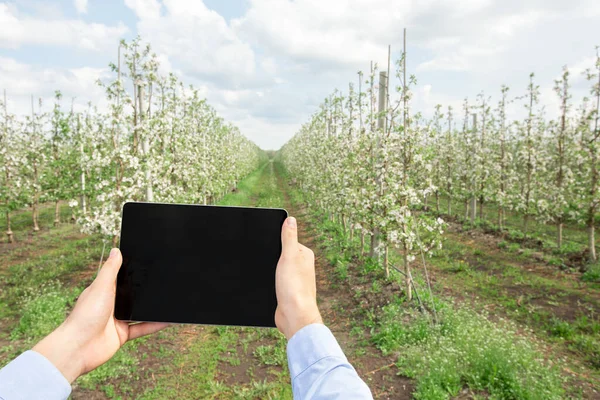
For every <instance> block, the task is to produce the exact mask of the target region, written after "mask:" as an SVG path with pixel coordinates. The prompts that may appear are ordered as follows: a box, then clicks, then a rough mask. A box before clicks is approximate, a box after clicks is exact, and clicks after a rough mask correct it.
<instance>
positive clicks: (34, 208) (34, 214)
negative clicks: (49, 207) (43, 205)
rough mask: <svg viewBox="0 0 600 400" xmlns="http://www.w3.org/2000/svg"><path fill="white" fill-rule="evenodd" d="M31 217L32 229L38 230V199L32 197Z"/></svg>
mask: <svg viewBox="0 0 600 400" xmlns="http://www.w3.org/2000/svg"><path fill="white" fill-rule="evenodd" d="M31 218H32V219H33V231H34V232H39V230H40V224H39V222H38V200H37V199H34V200H33V204H32V206H31Z"/></svg>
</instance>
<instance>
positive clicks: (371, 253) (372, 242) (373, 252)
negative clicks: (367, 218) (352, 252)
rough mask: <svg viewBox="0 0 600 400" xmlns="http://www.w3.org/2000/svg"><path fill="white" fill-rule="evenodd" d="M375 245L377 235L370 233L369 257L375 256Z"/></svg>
mask: <svg viewBox="0 0 600 400" xmlns="http://www.w3.org/2000/svg"><path fill="white" fill-rule="evenodd" d="M376 247H377V235H371V248H370V250H369V257H371V258H373V257H375V248H376Z"/></svg>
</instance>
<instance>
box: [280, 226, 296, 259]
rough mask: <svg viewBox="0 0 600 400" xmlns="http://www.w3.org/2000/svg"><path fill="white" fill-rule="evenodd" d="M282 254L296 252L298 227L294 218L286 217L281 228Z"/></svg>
mask: <svg viewBox="0 0 600 400" xmlns="http://www.w3.org/2000/svg"><path fill="white" fill-rule="evenodd" d="M281 246H282V251H281V253H282V254H294V253H295V252H297V251H298V226H297V223H296V218H294V217H288V218H286V220H285V221H284V222H283V227H282V228H281Z"/></svg>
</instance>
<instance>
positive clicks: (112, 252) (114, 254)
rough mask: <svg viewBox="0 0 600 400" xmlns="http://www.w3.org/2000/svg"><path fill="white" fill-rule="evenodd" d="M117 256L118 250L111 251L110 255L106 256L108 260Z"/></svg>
mask: <svg viewBox="0 0 600 400" xmlns="http://www.w3.org/2000/svg"><path fill="white" fill-rule="evenodd" d="M117 254H119V249H117V248H114V249H111V251H110V254H109V255H108V258H109V259H111V258H113V257H116V255H117Z"/></svg>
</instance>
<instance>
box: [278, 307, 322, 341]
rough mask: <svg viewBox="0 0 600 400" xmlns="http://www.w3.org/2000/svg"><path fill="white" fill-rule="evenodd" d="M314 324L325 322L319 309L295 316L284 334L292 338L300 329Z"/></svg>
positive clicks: (288, 338)
mask: <svg viewBox="0 0 600 400" xmlns="http://www.w3.org/2000/svg"><path fill="white" fill-rule="evenodd" d="M312 324H323V319H322V318H321V314H320V313H319V310H318V309H316V310H313V311H312V312H308V313H303V314H302V316H301V317H298V318H295V319H294V321H293V323H291V324H290V325H289V327H288V329H286V331H285V332H283V334H284V335H285V337H286V339H287V340H290V339H291V338H292V337H293V336H294V335H295V334H296V333H297V332H298V331H299V330H301V329H302V328H304V327H306V326H308V325H312Z"/></svg>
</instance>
